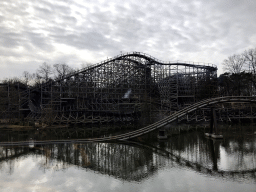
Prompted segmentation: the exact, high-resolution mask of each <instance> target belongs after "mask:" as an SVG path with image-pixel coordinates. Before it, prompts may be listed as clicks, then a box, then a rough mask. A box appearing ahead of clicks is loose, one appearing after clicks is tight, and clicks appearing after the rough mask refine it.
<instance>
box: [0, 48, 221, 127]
mask: <svg viewBox="0 0 256 192" xmlns="http://www.w3.org/2000/svg"><path fill="white" fill-rule="evenodd" d="M4 89H5V90H7V89H8V90H9V89H10V86H9V85H8V87H7V88H6V87H5V88H4ZM216 90H217V67H216V66H214V65H209V64H208V65H204V64H199V63H188V62H162V61H159V60H157V59H156V58H153V57H151V56H149V55H146V54H142V53H138V52H133V53H127V54H122V55H119V56H116V57H115V58H112V59H108V60H105V61H103V62H101V63H98V64H95V65H93V66H89V67H87V68H83V69H81V70H79V71H76V72H74V73H71V74H68V75H66V76H65V77H64V78H61V79H55V80H50V81H48V82H46V83H43V84H40V85H37V86H34V87H32V88H28V89H26V90H21V89H20V88H19V89H18V94H16V96H15V97H16V100H15V99H13V98H14V97H10V92H9V91H7V92H6V94H7V95H5V96H4V97H3V98H5V99H2V100H4V101H2V102H1V105H2V107H3V109H4V110H3V111H4V112H5V113H10V108H9V109H8V111H7V110H6V108H4V106H7V105H8V106H10V105H15V106H17V107H16V108H15V109H14V108H13V110H12V112H14V113H15V114H16V115H15V116H17V118H21V117H22V118H25V119H27V120H29V121H31V120H33V121H39V122H44V123H47V124H52V123H88V122H99V121H100V122H110V121H126V120H127V121H130V120H131V119H136V118H139V117H140V116H141V115H142V114H146V115H148V114H149V115H151V114H152V112H154V111H159V110H161V111H167V112H171V111H176V110H179V109H181V108H183V107H184V106H186V105H189V104H192V103H195V102H197V101H199V100H201V99H204V98H209V97H214V96H216V94H217V92H216ZM8 94H9V96H8ZM3 111H2V112H3Z"/></svg>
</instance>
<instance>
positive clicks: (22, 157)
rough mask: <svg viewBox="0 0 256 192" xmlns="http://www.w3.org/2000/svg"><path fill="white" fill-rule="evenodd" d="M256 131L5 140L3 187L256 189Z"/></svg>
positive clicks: (0, 152) (1, 148) (0, 148)
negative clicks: (161, 137)
mask: <svg viewBox="0 0 256 192" xmlns="http://www.w3.org/2000/svg"><path fill="white" fill-rule="evenodd" d="M178 129H179V128H178ZM255 131H256V129H255V127H252V126H231V127H230V126H224V127H222V134H223V135H224V139H222V140H212V139H208V138H206V137H205V136H204V129H197V130H190V131H188V132H181V133H180V134H177V133H175V134H172V135H171V136H170V137H169V138H168V140H165V141H158V140H156V139H154V140H149V139H147V138H140V142H124V143H72V142H69V143H65V142H64V143H58V144H56V143H51V144H44V145H38V144H35V143H33V142H31V144H30V145H29V146H19V145H15V146H12V145H0V191H6V192H12V191H15V192H17V191H21V192H23V191H24V192H25V191H46V192H48V191H54V192H55V191H67V192H70V191H72V192H73V191H74V192H75V191H88V192H91V191H95V192H96V191H99V192H101V191H120V192H126V191H127V192H128V191H129V192H130V191H134V192H137V191H145V192H151V191H152V192H155V191H158V192H160V191H161V192H162V191H195V192H198V191H204V192H205V191H225V192H226V191H232V192H235V191H239V192H240V191H243V192H245V191H250V192H251V191H256V135H255V134H254V132H255ZM5 134H6V133H5ZM5 136H6V137H7V135H5ZM8 137H10V136H9V135H8ZM2 138H3V134H2ZM1 141H2V140H1Z"/></svg>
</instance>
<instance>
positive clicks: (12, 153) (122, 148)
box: [0, 136, 256, 182]
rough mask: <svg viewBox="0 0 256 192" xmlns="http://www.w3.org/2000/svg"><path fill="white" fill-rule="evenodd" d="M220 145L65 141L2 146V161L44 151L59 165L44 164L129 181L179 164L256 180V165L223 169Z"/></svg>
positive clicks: (212, 173)
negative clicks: (87, 171)
mask: <svg viewBox="0 0 256 192" xmlns="http://www.w3.org/2000/svg"><path fill="white" fill-rule="evenodd" d="M198 147H200V152H199V151H195V150H194V149H195V148H198ZM218 148H219V146H218V145H216V143H215V144H214V143H213V142H210V143H209V141H206V140H200V142H199V143H198V140H196V142H195V141H194V140H193V137H191V136H188V138H186V139H185V141H184V142H183V143H180V144H179V145H176V144H175V143H174V142H170V141H169V142H168V143H166V146H164V147H163V146H162V147H155V146H153V145H148V144H141V143H135V142H129V143H77V144H71V143H62V144H49V145H35V146H34V148H28V147H21V148H20V147H16V148H15V147H7V146H6V147H0V162H1V161H6V160H14V159H15V158H19V157H25V156H26V155H28V154H32V155H33V154H37V155H38V154H40V155H43V156H45V158H46V159H49V161H45V162H49V163H52V162H53V161H50V160H53V159H56V160H57V161H55V164H53V165H44V166H45V167H58V168H59V169H65V168H67V167H68V165H69V164H70V165H77V166H79V167H82V168H85V169H89V170H93V171H97V172H98V173H101V174H107V175H111V176H114V177H116V178H119V179H122V180H126V181H134V180H135V181H141V180H143V179H144V178H147V177H149V176H152V175H153V174H154V173H155V172H157V170H158V169H159V168H161V167H163V166H164V167H165V166H168V165H172V166H173V165H174V164H175V166H181V167H186V168H189V169H191V170H194V171H196V172H199V173H202V174H204V175H210V176H213V177H220V178H225V179H230V180H239V179H240V178H243V177H246V178H247V179H251V180H252V181H253V182H256V180H255V179H256V174H255V173H256V167H251V168H250V169H247V170H243V169H237V170H230V171H229V170H221V169H219V168H218V159H219V151H218V150H217V151H216V149H218ZM240 150H243V149H240ZM181 151H186V154H185V155H184V156H185V157H184V156H182V152H181ZM120 154H122V155H120ZM239 154H242V153H239ZM251 156H252V157H253V158H254V159H253V160H255V156H254V155H253V151H251ZM236 158H238V157H236ZM243 158H244V157H243ZM56 164H57V165H56ZM10 165H12V164H10ZM238 166H240V165H238ZM253 166H255V165H253ZM10 170H11V169H10Z"/></svg>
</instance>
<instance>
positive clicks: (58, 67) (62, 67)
mask: <svg viewBox="0 0 256 192" xmlns="http://www.w3.org/2000/svg"><path fill="white" fill-rule="evenodd" d="M53 69H54V70H53V71H54V74H55V78H63V77H64V76H65V75H67V74H69V73H71V72H73V71H74V69H72V68H71V67H69V66H68V65H67V64H54V65H53Z"/></svg>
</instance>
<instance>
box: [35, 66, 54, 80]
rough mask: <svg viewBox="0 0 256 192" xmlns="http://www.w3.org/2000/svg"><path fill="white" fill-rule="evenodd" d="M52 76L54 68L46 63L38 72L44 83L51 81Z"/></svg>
mask: <svg viewBox="0 0 256 192" xmlns="http://www.w3.org/2000/svg"><path fill="white" fill-rule="evenodd" d="M51 74H52V67H51V66H50V65H48V64H46V63H45V62H44V63H43V64H42V65H40V66H39V69H38V70H37V75H38V77H40V79H42V80H43V81H48V80H49V79H50V76H51Z"/></svg>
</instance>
